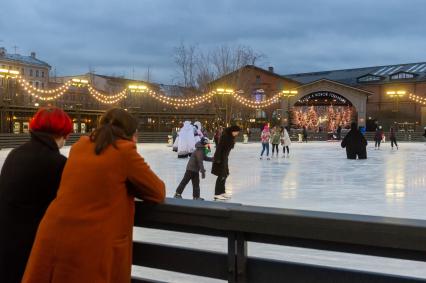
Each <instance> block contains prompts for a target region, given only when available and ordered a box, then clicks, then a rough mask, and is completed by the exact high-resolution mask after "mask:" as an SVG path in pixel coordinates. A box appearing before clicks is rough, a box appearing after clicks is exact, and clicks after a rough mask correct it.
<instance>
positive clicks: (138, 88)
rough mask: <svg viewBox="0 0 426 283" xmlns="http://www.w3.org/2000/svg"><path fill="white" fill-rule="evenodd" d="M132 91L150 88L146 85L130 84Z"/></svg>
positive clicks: (143, 90) (142, 90)
mask: <svg viewBox="0 0 426 283" xmlns="http://www.w3.org/2000/svg"><path fill="white" fill-rule="evenodd" d="M129 89H130V92H145V91H147V90H148V87H147V86H146V85H137V84H136V85H129Z"/></svg>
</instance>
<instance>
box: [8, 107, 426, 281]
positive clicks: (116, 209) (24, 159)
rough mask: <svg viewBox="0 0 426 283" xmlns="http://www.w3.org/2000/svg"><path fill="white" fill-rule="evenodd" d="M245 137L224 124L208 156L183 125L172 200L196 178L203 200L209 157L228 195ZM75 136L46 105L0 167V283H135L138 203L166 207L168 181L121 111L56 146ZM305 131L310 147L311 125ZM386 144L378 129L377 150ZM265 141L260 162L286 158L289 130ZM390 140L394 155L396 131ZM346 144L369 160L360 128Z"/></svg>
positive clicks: (221, 192)
mask: <svg viewBox="0 0 426 283" xmlns="http://www.w3.org/2000/svg"><path fill="white" fill-rule="evenodd" d="M240 131H241V129H240V128H239V127H238V126H230V127H227V128H222V127H220V128H218V130H217V132H216V133H215V135H214V142H215V144H216V150H215V153H214V155H213V157H209V156H208V154H209V152H210V140H209V139H208V136H207V133H206V131H205V130H204V129H203V128H202V126H201V123H199V122H195V123H193V124H192V123H191V122H189V121H186V122H185V123H184V125H183V127H182V128H181V130H180V131H179V134H178V135H176V137H175V146H176V151H177V152H178V156H179V157H181V158H183V157H189V160H188V164H187V167H186V172H185V174H184V176H183V179H182V181H181V182H180V184H179V186H178V188H177V189H176V193H175V197H176V198H181V197H182V195H181V194H182V192H183V190H184V188H185V186H186V185H187V184H188V183H189V181H192V184H193V198H194V199H195V200H202V198H201V197H200V186H199V182H200V179H199V174H200V173H201V177H202V178H204V177H205V174H206V170H205V168H204V165H203V162H204V161H209V162H212V163H213V165H212V170H211V173H212V174H214V175H216V176H217V179H216V185H215V196H214V199H215V200H226V199H228V198H229V197H230V196H229V195H227V194H226V190H225V184H226V180H227V178H228V176H229V174H230V172H229V164H228V160H229V153H230V151H231V150H232V149H233V148H234V145H235V138H236V136H237V135H238V134H239V132H240ZM71 132H72V121H71V119H70V117H69V116H68V115H67V114H66V113H65V112H64V111H63V110H61V109H59V108H56V107H46V108H41V109H40V110H39V111H38V112H37V113H36V114H35V115H34V117H33V118H32V119H31V122H30V134H31V139H30V141H29V142H27V143H25V144H24V145H22V146H20V147H18V148H16V149H14V150H12V151H11V152H10V153H9V154H8V156H7V158H6V160H5V162H4V164H3V167H2V169H1V174H0V226H1V227H2V229H1V232H0V282H2V283H15V282H24V283H44V282H52V283H68V282H69V283H71V282H111V283H113V282H130V279H131V278H130V277H131V264H132V262H131V254H132V233H133V220H134V205H135V204H134V198H135V197H137V198H140V199H142V200H144V201H146V202H151V203H161V202H163V201H164V199H165V184H164V182H163V181H162V180H161V179H160V178H159V177H158V176H157V175H156V174H155V173H154V172H153V171H152V170H151V169H150V167H149V165H148V164H147V163H146V162H145V160H144V159H143V157H142V156H140V154H139V153H138V152H137V149H136V142H137V120H136V119H135V118H134V117H132V116H131V115H130V114H129V113H128V112H127V111H125V110H124V109H120V108H114V109H110V110H108V111H107V112H106V113H105V114H104V115H103V116H102V118H101V120H100V124H99V126H98V128H97V129H96V130H94V131H93V132H92V133H91V134H90V135H89V136H83V137H81V138H80V139H79V140H78V141H77V142H76V143H75V144H74V145H73V146H72V147H71V150H70V153H69V157H68V159H67V158H66V157H65V156H63V155H61V154H60V151H59V149H60V148H61V147H63V146H64V144H65V141H66V139H67V138H68V136H69V134H70V133H71ZM248 133H249V131H248ZM302 135H303V141H305V142H306V141H307V129H306V128H304V129H303V131H302ZM339 136H340V134H339ZM423 136H424V138H425V139H426V128H425V133H424V134H423ZM383 138H384V133H383V130H382V128H381V127H378V129H377V131H376V134H375V143H376V146H375V147H376V148H377V149H379V148H380V143H381V140H382V139H383ZM259 139H260V141H261V144H262V150H261V153H260V157H261V158H262V157H263V154H265V153H266V157H267V159H269V143H271V144H272V156H273V155H274V154H275V155H276V156H277V157H278V156H279V148H280V146H281V147H282V153H283V157H285V156H287V157H288V156H289V153H290V150H289V147H290V145H291V140H290V136H289V133H288V130H287V129H286V128H285V127H281V126H274V127H273V128H272V129H270V128H269V125H265V126H264V127H263V129H262V132H261V134H260V137H259ZM389 139H390V140H391V146H392V148H393V146H394V145H395V146H396V148H397V149H398V144H397V141H396V133H395V129H394V128H391V130H390V136H389ZM341 146H342V147H344V148H346V152H347V158H349V159H356V158H358V159H365V158H367V154H366V146H367V141H366V139H365V137H364V135H363V134H362V132H361V131H360V130H359V129H358V127H357V124H356V123H352V124H351V129H350V131H349V132H348V133H347V134H346V136H345V137H344V139H343V140H342V142H341ZM22 176H25V178H22ZM100 255H101V256H100Z"/></svg>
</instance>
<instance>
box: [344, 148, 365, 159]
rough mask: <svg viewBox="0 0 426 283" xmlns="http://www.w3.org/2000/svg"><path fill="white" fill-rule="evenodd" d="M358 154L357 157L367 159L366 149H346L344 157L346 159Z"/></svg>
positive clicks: (353, 157)
mask: <svg viewBox="0 0 426 283" xmlns="http://www.w3.org/2000/svg"><path fill="white" fill-rule="evenodd" d="M357 156H358V159H367V150H361V151H356V152H353V151H351V152H350V151H348V150H346V157H347V158H348V159H356V158H357Z"/></svg>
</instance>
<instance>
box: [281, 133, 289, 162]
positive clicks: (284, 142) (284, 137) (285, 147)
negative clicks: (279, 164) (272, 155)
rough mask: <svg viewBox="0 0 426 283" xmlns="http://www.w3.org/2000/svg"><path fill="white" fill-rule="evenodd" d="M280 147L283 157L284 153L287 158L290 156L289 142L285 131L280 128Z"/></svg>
mask: <svg viewBox="0 0 426 283" xmlns="http://www.w3.org/2000/svg"><path fill="white" fill-rule="evenodd" d="M281 145H282V146H283V157H285V152H286V151H287V157H288V156H289V155H290V148H289V147H290V145H291V140H290V136H289V134H288V132H287V129H286V128H285V127H283V126H281Z"/></svg>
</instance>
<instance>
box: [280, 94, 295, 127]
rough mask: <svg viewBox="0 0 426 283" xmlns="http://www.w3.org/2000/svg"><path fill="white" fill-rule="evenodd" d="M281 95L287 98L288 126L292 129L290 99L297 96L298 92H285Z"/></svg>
mask: <svg viewBox="0 0 426 283" xmlns="http://www.w3.org/2000/svg"><path fill="white" fill-rule="evenodd" d="M281 93H282V96H284V97H286V98H287V125H288V126H289V127H291V122H290V97H293V96H295V95H296V94H298V91H297V90H283V91H282V92H281Z"/></svg>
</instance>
